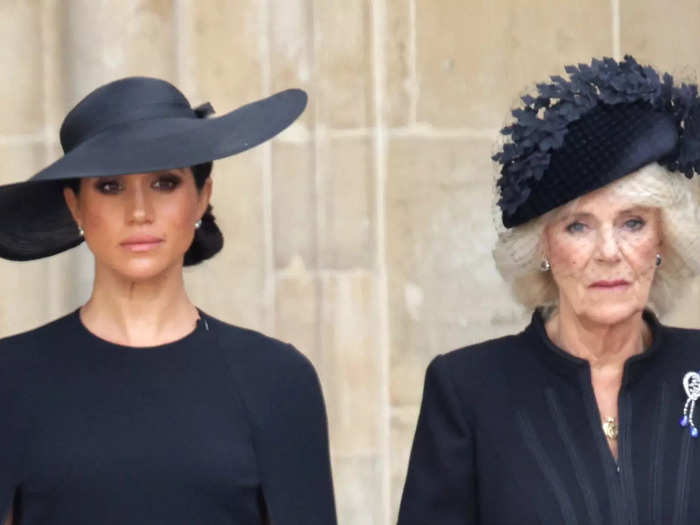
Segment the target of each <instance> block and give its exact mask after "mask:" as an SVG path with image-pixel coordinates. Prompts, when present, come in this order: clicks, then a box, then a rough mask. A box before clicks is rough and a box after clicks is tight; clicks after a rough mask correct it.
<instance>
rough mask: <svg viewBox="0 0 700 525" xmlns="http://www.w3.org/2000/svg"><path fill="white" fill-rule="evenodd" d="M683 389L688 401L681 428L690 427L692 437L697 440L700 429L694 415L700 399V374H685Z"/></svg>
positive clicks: (684, 408) (684, 409)
mask: <svg viewBox="0 0 700 525" xmlns="http://www.w3.org/2000/svg"><path fill="white" fill-rule="evenodd" d="M683 388H684V389H685V394H686V395H687V396H688V399H687V400H686V402H685V406H684V407H683V417H682V418H681V426H682V427H690V435H691V436H693V437H694V438H696V437H698V428H697V427H696V426H695V422H694V421H693V413H694V412H695V402H696V401H697V400H698V398H700V374H698V373H697V372H688V373H687V374H685V375H684V376H683Z"/></svg>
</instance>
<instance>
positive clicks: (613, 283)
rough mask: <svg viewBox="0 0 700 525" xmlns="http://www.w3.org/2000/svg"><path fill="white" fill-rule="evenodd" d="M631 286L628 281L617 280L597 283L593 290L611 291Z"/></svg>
mask: <svg viewBox="0 0 700 525" xmlns="http://www.w3.org/2000/svg"><path fill="white" fill-rule="evenodd" d="M627 285H629V282H628V281H625V280H624V279H615V280H611V281H596V282H594V283H593V284H591V288H603V289H609V288H621V287H624V286H627Z"/></svg>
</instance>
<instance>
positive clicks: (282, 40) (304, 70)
mask: <svg viewBox="0 0 700 525" xmlns="http://www.w3.org/2000/svg"><path fill="white" fill-rule="evenodd" d="M268 19H269V24H270V25H269V27H270V30H269V35H270V44H269V45H270V77H271V78H270V84H271V86H272V91H273V92H276V91H281V90H283V89H288V88H293V87H296V88H301V89H304V90H306V91H307V92H308V93H309V105H308V107H307V108H306V111H305V112H304V114H303V115H302V116H301V118H300V120H299V122H300V123H303V124H304V126H306V127H311V126H313V115H314V103H315V97H314V92H313V87H312V77H313V46H314V33H313V23H312V19H313V4H312V2H311V0H270V1H269V2H268Z"/></svg>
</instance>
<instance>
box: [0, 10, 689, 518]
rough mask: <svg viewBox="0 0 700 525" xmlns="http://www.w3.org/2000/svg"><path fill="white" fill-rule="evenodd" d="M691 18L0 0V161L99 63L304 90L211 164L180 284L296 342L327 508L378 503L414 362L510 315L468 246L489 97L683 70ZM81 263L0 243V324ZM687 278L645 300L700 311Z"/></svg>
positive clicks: (69, 305) (217, 85)
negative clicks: (293, 105)
mask: <svg viewBox="0 0 700 525" xmlns="http://www.w3.org/2000/svg"><path fill="white" fill-rule="evenodd" d="M699 23H700V4H698V3H697V1H692V0H676V1H675V2H673V5H670V4H668V2H665V1H662V0H571V1H566V2H561V1H555V0H549V1H548V0H529V1H524V0H511V1H506V0H490V1H489V0H483V1H481V0H480V1H477V0H374V1H372V0H342V1H341V0H228V1H226V0H197V1H195V0H118V1H117V0H111V1H107V0H100V1H95V0H65V1H60V0H0V35H1V36H0V64H2V67H3V70H4V71H5V74H4V81H3V82H1V83H0V101H2V119H0V182H2V183H9V182H15V181H19V180H23V179H25V178H27V177H28V176H30V175H31V174H33V173H34V172H35V171H37V170H38V169H39V168H40V167H42V166H44V165H46V164H47V163H48V162H50V161H52V160H54V159H56V158H57V157H58V156H59V154H60V147H59V145H58V142H57V135H58V127H59V125H60V122H61V120H62V118H63V116H64V115H65V113H66V112H67V110H68V109H69V108H70V107H71V106H72V105H73V104H74V103H76V102H77V101H78V100H79V99H80V98H81V97H82V96H83V95H84V94H86V93H87V92H88V91H90V90H91V89H92V88H94V87H95V86H97V85H98V84H101V83H104V82H106V81H109V80H111V79H114V78H117V77H120V76H124V75H134V74H146V75H154V76H161V77H163V78H166V79H169V80H171V81H172V82H174V83H175V84H176V85H178V86H179V87H180V88H181V89H182V90H183V91H184V92H185V94H186V95H187V96H188V97H189V98H190V100H191V101H192V103H193V104H198V103H200V102H203V101H205V100H209V101H211V102H212V104H213V105H214V107H215V108H216V109H217V110H218V111H219V112H220V113H223V112H225V111H228V110H229V109H232V108H233V107H236V106H238V105H241V104H243V103H245V102H248V101H250V100H253V99H256V98H260V97H262V96H265V95H267V94H270V93H272V92H274V91H276V90H280V89H283V88H285V87H290V86H298V87H302V88H304V89H306V90H307V91H308V92H309V95H310V105H309V107H308V109H307V110H306V113H305V114H304V116H303V118H302V119H301V120H300V121H299V122H298V123H297V124H295V125H294V126H293V127H292V128H290V129H289V130H288V131H286V132H285V133H284V134H282V135H281V136H280V137H279V138H278V139H276V140H275V141H273V142H272V143H270V144H267V145H265V146H264V147H260V148H257V149H255V150H252V151H250V152H248V153H245V154H242V155H239V156H236V157H233V158H231V159H227V160H223V161H219V162H217V163H216V165H215V177H214V180H215V191H214V198H213V204H214V207H215V212H216V214H217V217H218V220H219V222H220V224H221V226H222V229H223V231H224V234H225V238H226V245H225V248H224V250H223V252H222V253H221V254H220V255H219V256H217V257H216V258H215V259H213V260H212V261H210V262H207V263H205V264H203V265H202V266H201V267H199V268H195V269H191V270H187V271H186V276H187V277H186V278H187V283H188V289H189V290H190V292H191V295H192V296H193V298H194V300H195V301H196V303H197V304H198V305H199V306H201V307H202V308H203V309H204V310H205V311H208V312H209V313H211V314H213V315H215V316H218V317H220V318H222V319H224V320H226V321H229V322H232V323H236V324H240V325H244V326H248V327H252V328H255V329H258V330H262V331H264V332H267V333H269V334H272V335H274V336H276V337H279V338H281V339H285V340H288V341H291V342H293V343H294V344H295V345H297V346H298V347H299V348H300V349H302V350H303V351H304V352H305V353H306V354H307V355H308V356H309V357H310V358H311V359H312V360H313V362H314V364H315V365H316V368H317V370H318V372H319V374H320V376H321V378H322V382H323V386H324V391H325V396H326V402H327V407H328V413H329V420H330V431H331V446H332V456H333V468H334V476H335V482H336V494H337V505H338V512H339V519H340V523H341V525H354V524H362V525H375V524H377V525H379V524H381V525H388V524H389V523H393V522H394V521H395V516H396V509H397V507H398V501H399V498H400V494H401V489H402V484H403V478H404V475H405V468H406V463H407V457H408V452H409V447H410V444H411V439H412V435H413V430H414V427H415V421H416V417H417V413H418V404H419V402H420V398H421V389H422V381H423V373H424V370H425V366H426V364H427V362H428V361H429V360H430V358H431V357H432V356H434V355H436V354H437V353H440V352H445V351H448V350H450V349H453V348H456V347H459V346H462V345H466V344H469V343H473V342H476V341H479V340H482V339H485V338H490V337H495V336H500V335H503V334H506V333H510V332H513V331H516V330H519V329H520V328H521V327H522V326H524V324H525V323H526V321H527V317H528V316H527V314H525V313H524V312H522V311H521V310H520V309H519V308H518V307H517V305H515V304H514V302H513V301H512V300H511V299H510V297H509V296H508V293H507V290H506V288H505V287H504V285H503V283H502V282H501V280H500V277H499V276H498V274H497V273H496V270H495V268H494V265H493V262H492V259H491V255H490V247H491V245H492V243H493V241H494V233H493V228H492V219H491V217H490V204H491V200H492V190H491V186H492V183H493V178H494V176H495V168H494V166H493V165H492V164H491V162H490V160H489V156H490V154H491V153H492V152H493V150H494V147H495V146H494V144H495V141H496V139H497V131H498V129H499V128H500V127H501V126H502V124H503V123H504V122H505V120H506V117H507V112H508V109H509V107H510V106H511V105H512V104H514V103H515V102H516V100H517V96H518V94H519V93H522V92H523V89H524V88H525V87H526V86H528V85H533V83H534V82H535V81H538V80H541V79H544V78H546V76H547V75H549V74H556V73H560V72H562V70H563V68H562V66H563V64H566V63H570V62H579V61H588V60H589V59H590V57H591V56H602V55H607V56H615V57H617V58H619V57H621V56H622V55H624V54H625V53H632V54H634V55H635V56H636V57H637V58H638V59H639V60H640V61H641V62H649V63H652V64H655V65H658V66H659V67H660V68H661V69H666V70H670V71H672V72H676V73H680V76H681V77H683V78H687V79H689V80H694V79H695V71H697V69H698V66H699V65H700V54H698V53H697V49H698V43H699V41H700V36H697V30H696V28H697V27H698V26H699V25H700V24H699ZM90 261H91V260H90V256H89V253H88V252H87V250H86V249H85V248H84V247H81V248H79V249H76V250H72V251H70V252H67V253H64V254H61V255H59V256H56V257H53V258H50V259H47V260H43V261H36V262H29V263H21V264H20V263H10V262H6V261H0V297H2V300H1V301H0V335H8V334H11V333H16V332H19V331H22V330H25V329H29V328H32V327H34V326H37V325H39V324H41V323H44V322H46V321H48V320H50V319H53V318H55V317H58V316H60V315H62V314H64V313H66V312H68V311H69V310H71V309H74V308H77V307H78V306H79V305H80V304H81V303H82V302H83V301H84V300H85V299H86V298H87V295H88V293H89V290H90V285H91V279H92V268H91V262H90ZM699 297H700V285H699V284H698V283H694V285H693V286H692V288H691V293H690V294H689V296H688V297H687V298H685V299H683V302H682V303H681V304H680V305H679V307H678V308H677V309H676V310H675V311H674V312H673V313H672V314H670V315H668V316H666V318H665V321H667V322H670V323H675V324H680V325H684V326H694V327H698V326H700V308H699V307H698V299H699ZM494 387H496V385H494Z"/></svg>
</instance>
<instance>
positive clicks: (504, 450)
mask: <svg viewBox="0 0 700 525" xmlns="http://www.w3.org/2000/svg"><path fill="white" fill-rule="evenodd" d="M644 317H645V320H646V321H647V323H648V324H649V325H650V327H651V329H652V333H653V343H652V345H651V347H650V348H649V349H648V350H646V351H645V352H644V353H643V354H640V355H638V356H634V357H632V358H630V359H629V360H628V361H627V362H626V363H625V368H624V376H623V382H622V387H621V390H620V402H619V407H620V409H619V410H620V412H619V414H618V415H619V425H620V431H621V433H620V436H619V441H618V446H619V452H618V460H617V461H616V460H615V458H614V457H613V455H612V453H611V452H610V449H609V448H608V445H607V442H606V439H605V436H604V434H603V431H602V428H601V421H602V418H601V416H600V414H599V412H598V408H597V405H596V402H595V397H594V394H593V388H592V385H591V379H590V367H589V365H588V362H587V361H585V360H581V359H578V358H576V357H574V356H572V355H570V354H568V353H566V352H564V351H563V350H562V349H560V348H558V347H556V346H555V345H554V344H553V343H552V342H551V341H550V340H549V338H548V337H547V335H546V331H545V329H544V322H543V319H542V317H541V314H540V313H539V312H535V313H534V315H533V318H532V321H531V323H530V324H529V325H528V327H527V328H526V329H525V330H524V331H523V332H521V333H519V334H517V335H513V336H507V337H503V338H500V339H494V340H491V341H487V342H484V343H480V344H477V345H473V346H469V347H465V348H462V349H460V350H455V351H453V352H449V353H446V354H443V355H440V356H438V357H436V358H435V359H434V360H433V361H432V362H431V364H430V365H429V367H428V370H427V372H426V379H425V387H424V392H423V401H422V405H421V409H420V415H419V419H418V426H417V428H416V432H415V437H414V441H413V447H412V450H411V457H410V462H409V467H408V474H407V477H406V482H405V486H404V491H403V498H402V501H401V507H400V511H399V518H398V525H433V524H436V523H440V524H441V525H458V524H459V525H477V524H478V525H486V524H488V525H515V524H518V525H520V524H523V523H527V524H541V525H550V524H552V523H570V524H573V523H579V524H584V523H585V524H600V525H623V524H624V525H652V524H654V525H661V524H668V523H674V524H676V523H677V524H679V525H680V524H689V523H695V521H693V520H694V518H693V517H694V516H700V454H698V451H697V450H696V449H697V447H700V438H699V439H694V438H692V437H691V436H690V434H689V432H688V429H687V428H682V427H681V426H680V424H679V420H680V417H681V416H682V411H683V405H684V403H685V400H686V394H685V392H684V390H683V386H682V379H683V375H684V374H685V373H686V372H688V371H691V370H698V369H700V351H698V349H699V348H700V331H698V330H687V329H679V328H671V327H667V326H664V325H662V324H660V323H659V322H658V321H657V320H656V318H655V317H654V316H653V314H651V313H649V312H646V313H645V316H644Z"/></svg>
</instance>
